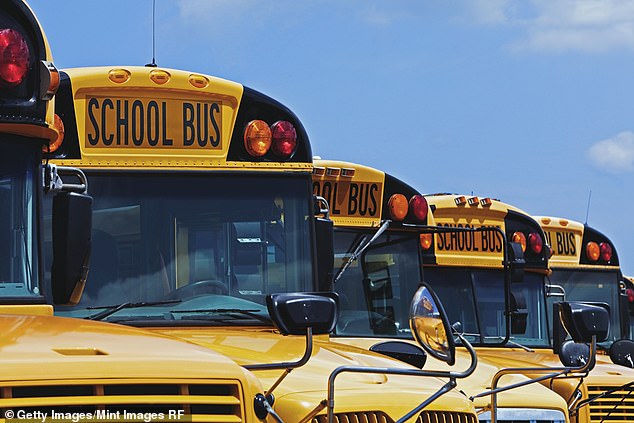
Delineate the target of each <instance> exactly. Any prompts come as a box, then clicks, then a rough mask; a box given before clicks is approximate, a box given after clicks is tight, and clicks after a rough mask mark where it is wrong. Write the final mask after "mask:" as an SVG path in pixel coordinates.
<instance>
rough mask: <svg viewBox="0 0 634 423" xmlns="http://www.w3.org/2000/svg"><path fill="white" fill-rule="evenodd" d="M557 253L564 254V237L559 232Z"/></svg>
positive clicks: (557, 235)
mask: <svg viewBox="0 0 634 423" xmlns="http://www.w3.org/2000/svg"><path fill="white" fill-rule="evenodd" d="M556 238H557V254H565V253H564V237H563V234H562V233H561V232H557V234H556Z"/></svg>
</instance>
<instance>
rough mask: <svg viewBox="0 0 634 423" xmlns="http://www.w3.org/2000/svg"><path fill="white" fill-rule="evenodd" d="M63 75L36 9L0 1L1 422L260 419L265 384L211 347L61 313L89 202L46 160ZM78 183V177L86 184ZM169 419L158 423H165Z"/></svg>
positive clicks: (75, 295) (84, 249)
mask: <svg viewBox="0 0 634 423" xmlns="http://www.w3.org/2000/svg"><path fill="white" fill-rule="evenodd" d="M58 85H59V73H58V71H57V69H56V68H55V66H54V65H53V62H52V57H51V52H50V48H49V45H48V43H47V40H46V37H45V35H44V33H43V31H42V28H41V27H40V25H39V23H38V21H37V19H36V17H35V15H34V14H33V12H32V10H31V9H30V8H29V7H28V6H27V5H26V4H25V3H23V2H21V1H18V0H4V1H3V2H2V3H1V5H0V203H1V204H2V209H1V211H0V236H1V237H2V242H1V243H0V250H1V254H0V261H1V264H0V331H1V332H2V339H1V340H0V362H1V363H2V368H3V372H2V376H0V419H1V420H2V421H13V422H18V421H30V422H34V421H42V422H43V421H75V422H78V421H84V420H87V421H110V422H112V421H131V420H132V419H140V420H137V421H143V420H145V421H149V419H153V420H154V421H157V420H162V419H165V420H172V421H192V419H199V421H200V420H204V421H227V422H229V421H232V422H254V421H259V418H257V416H256V415H255V412H254V407H253V398H255V397H256V395H257V394H259V393H261V392H263V389H262V387H261V385H260V383H259V381H258V380H257V379H256V378H255V377H253V375H252V374H251V373H250V372H249V371H247V370H246V369H244V368H243V367H242V366H239V365H238V364H236V363H235V362H234V361H232V360H230V359H228V358H227V357H225V356H222V355H221V354H218V353H214V352H212V351H209V350H208V349H205V348H201V347H197V346H194V345H190V344H186V343H183V342H181V341H176V340H171V339H167V338H165V337H163V336H158V335H156V334H152V333H150V332H146V331H142V330H140V329H134V328H126V327H122V326H117V325H113V324H109V323H102V322H90V321H80V320H77V319H68V318H63V317H55V316H53V307H52V305H51V303H53V302H55V303H57V304H66V303H74V302H76V301H78V300H79V298H80V296H81V293H82V289H83V287H84V282H85V279H86V272H87V266H86V264H87V263H86V262H87V259H88V255H87V254H88V251H89V246H90V218H91V198H90V197H88V196H87V195H85V194H83V192H84V191H85V188H86V181H85V179H83V178H82V174H81V173H80V172H78V171H77V170H73V169H62V168H57V167H54V166H50V165H47V166H43V165H42V150H45V151H50V150H53V149H55V147H56V144H55V141H56V140H57V139H58V136H59V134H60V129H61V128H60V126H59V125H58V124H56V123H55V119H54V114H53V112H54V105H53V101H54V95H55V93H56V90H57V88H58ZM67 178H70V179H71V180H72V182H76V181H75V180H76V179H79V180H80V183H71V182H70V181H69V179H67ZM45 190H46V195H47V196H53V195H54V196H55V197H54V199H53V200H52V201H53V218H52V220H51V222H50V223H51V224H52V226H53V229H52V232H53V240H52V244H53V246H52V247H53V252H52V256H53V264H52V269H51V270H50V271H48V270H47V271H46V273H50V279H51V283H50V284H48V285H46V284H44V281H43V280H44V277H43V275H44V273H45V270H44V265H43V257H42V254H41V246H42V245H41V244H42V242H41V240H42V238H43V235H42V232H43V230H42V226H43V219H42V212H41V206H42V202H43V197H44V196H45ZM161 416H162V417H161Z"/></svg>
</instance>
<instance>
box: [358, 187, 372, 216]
mask: <svg viewBox="0 0 634 423" xmlns="http://www.w3.org/2000/svg"><path fill="white" fill-rule="evenodd" d="M369 191H370V186H369V185H368V184H361V185H360V186H359V214H360V215H361V216H365V215H366V213H367V212H368V193H369Z"/></svg>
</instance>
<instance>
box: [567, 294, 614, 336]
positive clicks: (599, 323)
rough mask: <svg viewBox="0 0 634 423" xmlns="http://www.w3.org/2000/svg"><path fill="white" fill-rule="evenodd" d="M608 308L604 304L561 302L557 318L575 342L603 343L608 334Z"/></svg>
mask: <svg viewBox="0 0 634 423" xmlns="http://www.w3.org/2000/svg"><path fill="white" fill-rule="evenodd" d="M609 309H610V308H609V306H608V305H607V304H604V303H581V302H563V303H561V307H560V308H559V318H560V319H561V323H562V324H563V326H564V328H565V329H566V332H568V333H569V334H570V336H571V337H572V339H573V341H575V342H591V341H592V337H593V336H596V339H597V342H602V341H605V340H606V339H607V337H608V333H609V332H610V313H609Z"/></svg>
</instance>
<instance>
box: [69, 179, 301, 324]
mask: <svg viewBox="0 0 634 423" xmlns="http://www.w3.org/2000/svg"><path fill="white" fill-rule="evenodd" d="M88 174H89V176H88V177H89V179H90V182H91V185H90V190H91V194H92V195H94V204H93V210H94V211H93V233H92V245H93V247H92V248H93V250H92V255H91V260H90V274H89V275H88V281H87V284H86V285H87V286H86V289H85V291H84V294H83V296H82V300H81V302H80V303H79V305H77V306H75V307H72V308H63V309H59V310H58V312H60V314H62V315H63V314H67V315H72V316H76V317H90V316H92V317H93V318H94V317H95V316H96V315H99V313H104V312H105V314H102V316H104V318H103V319H104V320H109V321H126V322H128V321H129V322H131V323H134V322H138V323H139V324H144V322H148V321H160V323H161V324H166V323H174V324H188V323H191V322H192V321H193V320H195V321H197V322H201V321H208V322H213V323H225V322H227V321H228V320H232V319H233V318H234V317H235V318H239V319H241V320H245V321H247V320H249V321H250V320H253V319H254V318H255V320H258V319H259V320H263V319H262V318H260V317H262V316H264V317H267V314H266V307H265V306H264V302H265V296H266V294H270V293H277V292H296V291H309V290H311V289H312V275H313V267H312V266H313V261H312V257H313V256H312V254H313V252H312V250H311V244H310V240H311V239H312V238H311V237H310V236H309V234H310V232H311V231H312V227H311V221H312V213H310V211H311V210H312V209H311V204H312V203H311V198H310V196H309V195H308V193H309V185H308V184H309V179H308V178H307V177H304V176H302V177H292V176H290V175H284V177H276V176H267V175H264V174H257V175H253V176H243V175H241V176H235V175H233V176H223V175H211V174H209V173H206V174H202V173H200V172H196V173H194V172H171V173H169V174H165V173H152V172H143V173H140V172H129V173H123V172H121V173H116V172H107V173H106V172H92V173H90V172H88ZM109 308H110V309H111V310H112V311H108V309H109Z"/></svg>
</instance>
